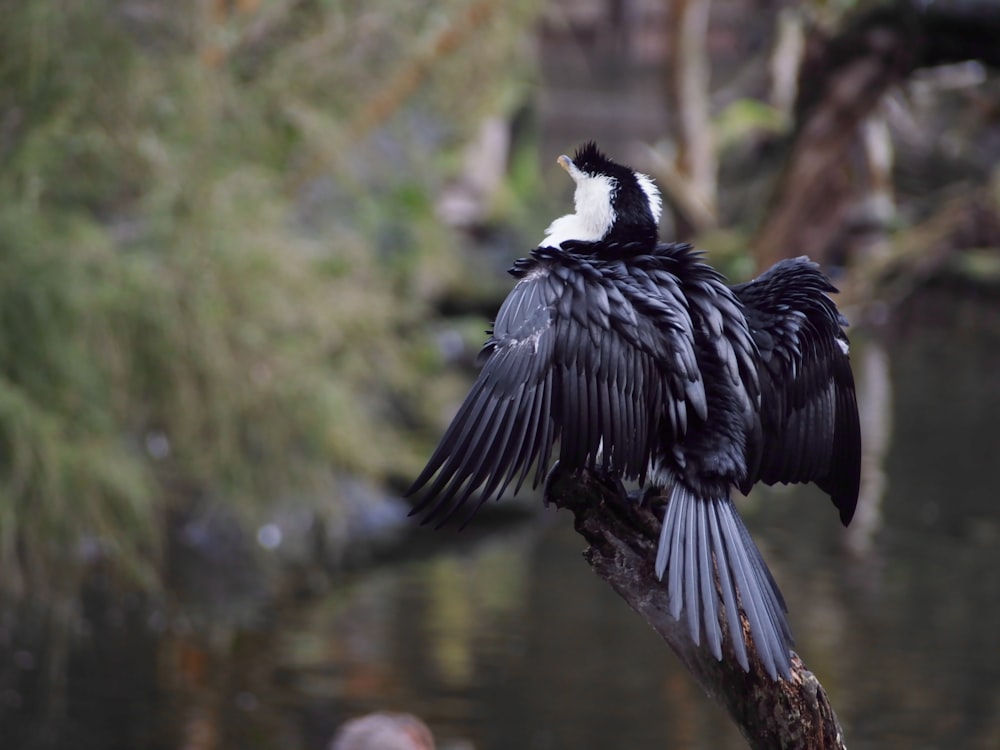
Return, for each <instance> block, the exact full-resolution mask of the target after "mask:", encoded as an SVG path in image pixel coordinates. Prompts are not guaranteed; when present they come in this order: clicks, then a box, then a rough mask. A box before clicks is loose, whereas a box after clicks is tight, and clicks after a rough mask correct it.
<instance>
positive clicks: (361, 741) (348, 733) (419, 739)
mask: <svg viewBox="0 0 1000 750" xmlns="http://www.w3.org/2000/svg"><path fill="white" fill-rule="evenodd" d="M328 750H434V735H432V734H431V730H430V729H428V728H427V725H426V724H424V723H423V722H422V721H421V720H420V719H418V718H417V717H416V716H414V715H413V714H394V713H388V712H384V711H379V712H376V713H372V714H367V715H366V716H360V717H358V718H356V719H351V720H350V721H348V722H345V723H344V724H343V725H342V726H341V727H340V729H339V730H338V731H337V734H336V735H334V738H333V740H331V742H330V746H329V748H328Z"/></svg>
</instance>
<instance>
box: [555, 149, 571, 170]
mask: <svg viewBox="0 0 1000 750" xmlns="http://www.w3.org/2000/svg"><path fill="white" fill-rule="evenodd" d="M556 164H558V165H559V166H560V167H562V168H563V169H565V170H566V172H567V173H569V174H570V175H572V174H573V160H572V159H570V158H569V157H568V156H566V154H563V155H562V156H560V157H559V158H558V159H556Z"/></svg>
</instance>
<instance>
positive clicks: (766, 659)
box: [656, 483, 792, 679]
mask: <svg viewBox="0 0 1000 750" xmlns="http://www.w3.org/2000/svg"><path fill="white" fill-rule="evenodd" d="M664 573H666V584H667V598H668V605H669V608H670V614H671V616H672V617H674V618H675V619H678V620H680V618H681V615H682V613H683V614H684V616H685V619H686V621H687V625H688V629H689V631H690V633H691V638H692V640H693V641H694V642H695V644H698V645H700V644H701V642H702V640H701V639H702V635H704V637H705V644H706V646H707V647H708V649H709V650H710V652H711V653H712V655H713V656H715V658H716V659H721V658H722V641H723V634H722V627H721V624H720V614H721V612H720V603H721V605H722V607H721V609H724V611H725V615H726V623H727V625H728V631H729V638H730V640H731V641H732V646H733V651H734V652H735V654H736V658H737V660H738V661H739V664H740V666H741V667H743V669H744V670H747V671H748V670H749V668H750V667H749V661H748V659H747V652H746V645H745V643H744V640H743V627H742V623H741V620H740V617H739V610H738V607H742V609H743V612H744V614H745V615H746V618H747V621H748V622H749V624H750V632H751V635H752V638H753V642H754V645H755V646H756V651H757V655H758V656H759V657H760V660H761V662H762V663H763V665H764V668H765V670H766V671H767V673H768V674H769V675H770V676H771V677H772V678H775V677H776V676H777V675H781V676H782V677H784V678H785V679H788V678H789V677H790V676H791V661H790V656H789V650H790V648H791V646H792V635H791V630H790V629H789V627H788V621H787V620H786V619H785V612H786V611H787V609H786V607H785V601H784V599H783V597H782V596H781V592H780V591H779V590H778V586H777V584H776V583H775V582H774V578H773V577H772V576H771V572H770V571H769V570H768V568H767V564H766V563H765V562H764V559H763V558H762V557H761V555H760V552H759V551H758V550H757V546H756V545H755V544H754V543H753V540H752V539H751V538H750V533H749V532H748V531H747V530H746V527H745V526H744V525H743V521H742V520H741V519H740V517H739V514H738V513H737V511H736V507H735V506H734V505H733V502H732V500H730V499H729V498H728V497H723V498H709V499H704V498H701V497H698V496H696V495H695V494H694V493H692V492H691V491H690V490H688V489H687V488H685V487H683V486H682V485H681V484H680V483H675V484H674V486H673V489H672V491H671V495H670V501H669V503H668V504H667V509H666V511H665V513H664V516H663V527H662V529H661V531H660V542H659V548H658V549H657V552H656V575H657V577H658V578H660V579H661V580H663V578H664Z"/></svg>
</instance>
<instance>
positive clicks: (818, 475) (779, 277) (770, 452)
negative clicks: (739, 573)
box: [733, 257, 861, 526]
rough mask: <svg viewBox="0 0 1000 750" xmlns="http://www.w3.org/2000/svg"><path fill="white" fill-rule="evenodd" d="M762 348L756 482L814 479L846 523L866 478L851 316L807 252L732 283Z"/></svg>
mask: <svg viewBox="0 0 1000 750" xmlns="http://www.w3.org/2000/svg"><path fill="white" fill-rule="evenodd" d="M733 291H734V292H735V293H736V295H737V297H739V299H740V301H741V302H742V303H743V305H744V308H745V314H746V317H747V322H748V323H749V325H750V329H751V332H752V334H753V336H754V339H755V341H756V342H757V348H758V350H759V352H760V366H759V371H758V377H759V380H760V391H761V393H760V399H761V405H760V422H761V424H760V427H761V434H760V445H758V446H755V448H756V458H757V465H756V467H755V470H754V467H751V473H750V475H749V476H748V479H747V482H746V486H745V487H742V488H741V489H742V490H743V491H744V492H747V491H749V488H750V486H751V485H752V484H753V483H754V482H756V481H762V482H765V483H767V484H774V483H776V482H810V481H811V482H815V483H816V484H817V485H818V486H819V487H820V489H822V490H823V491H824V492H826V493H827V494H829V495H830V498H831V499H832V500H833V503H834V505H836V506H837V509H838V510H839V511H840V519H841V521H842V522H843V524H844V525H845V526H846V525H847V524H848V523H849V522H850V520H851V518H852V517H853V515H854V509H855V506H856V505H857V501H858V490H859V485H860V477H861V430H860V426H859V422H858V405H857V399H856V396H855V392H854V375H853V373H852V372H851V363H850V359H849V357H848V341H847V336H846V334H845V333H844V330H843V329H844V326H846V325H847V321H846V320H845V319H844V317H843V316H842V315H841V314H840V313H839V312H838V310H837V307H836V305H834V303H833V301H832V300H831V299H830V298H829V297H828V296H827V293H829V292H836V291H837V290H836V288H835V287H834V286H833V285H832V284H831V283H830V282H829V280H828V279H827V278H826V276H824V275H823V273H822V272H821V271H820V270H819V267H818V266H817V265H816V264H815V263H813V262H812V261H810V260H809V259H808V258H805V257H802V258H796V259H794V260H785V261H781V262H780V263H778V264H776V265H775V266H774V267H773V268H771V269H770V270H768V271H767V272H765V273H764V274H762V275H761V276H760V277H758V278H757V279H754V280H753V281H750V282H748V283H746V284H741V285H738V286H735V287H733Z"/></svg>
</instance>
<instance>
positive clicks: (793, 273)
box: [409, 143, 861, 678]
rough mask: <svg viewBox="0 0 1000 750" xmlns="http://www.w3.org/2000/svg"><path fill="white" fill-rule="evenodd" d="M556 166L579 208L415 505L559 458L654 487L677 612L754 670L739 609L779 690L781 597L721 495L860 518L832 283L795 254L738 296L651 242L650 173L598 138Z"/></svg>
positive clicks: (688, 256) (473, 490)
mask: <svg viewBox="0 0 1000 750" xmlns="http://www.w3.org/2000/svg"><path fill="white" fill-rule="evenodd" d="M558 161H559V164H560V165H561V166H562V167H564V168H565V169H566V171H567V172H569V174H570V176H571V177H572V178H573V180H574V182H575V183H576V192H575V212H574V213H572V214H569V215H567V216H563V217H561V218H559V219H557V220H556V221H554V222H553V223H552V224H551V225H550V226H549V228H548V230H547V231H546V236H545V238H544V239H543V240H542V242H541V243H540V244H539V246H538V247H536V248H535V249H534V250H532V251H531V253H530V257H528V258H523V259H521V260H518V261H517V262H516V263H515V264H514V267H513V268H512V269H511V274H512V275H513V276H514V277H515V278H516V279H517V283H516V284H515V285H514V288H513V290H512V291H511V293H510V295H509V296H508V297H507V299H506V300H505V301H504V302H503V304H502V306H501V307H500V311H499V313H498V314H497V317H496V321H495V322H494V324H493V330H492V332H491V335H490V337H489V339H488V340H487V341H486V344H485V346H484V347H483V350H482V352H481V355H480V360H481V363H482V370H481V372H480V374H479V377H478V379H477V380H476V382H475V384H474V385H473V386H472V389H471V391H470V393H469V395H468V396H467V397H466V399H465V401H464V403H463V404H462V406H461V407H460V409H459V410H458V413H457V414H456V416H455V418H454V420H453V421H452V423H451V425H450V426H449V427H448V429H447V431H446V432H445V434H444V437H443V438H442V439H441V442H440V444H439V445H438V447H437V449H436V450H435V451H434V454H433V455H432V456H431V458H430V461H429V462H428V464H427V466H426V468H425V469H424V471H423V472H422V473H421V474H420V476H419V477H417V479H416V480H415V481H414V483H413V485H412V487H411V488H410V490H409V494H411V495H418V496H419V498H420V499H419V502H418V504H417V506H416V508H415V512H423V513H424V521H425V522H427V521H430V520H432V519H436V520H440V522H441V523H444V521H446V520H447V519H448V518H449V517H450V516H451V515H452V514H453V513H455V512H456V511H458V510H459V509H460V508H462V507H463V506H464V505H466V503H467V502H468V501H469V499H470V498H473V497H475V500H474V503H475V505H474V506H473V508H472V513H474V512H475V510H476V509H478V508H479V507H480V506H481V505H482V503H484V502H485V501H486V500H488V499H489V498H498V497H500V496H501V495H502V494H503V493H504V492H505V491H506V490H507V489H508V488H509V487H511V486H513V491H514V492H517V491H518V489H520V487H521V486H522V484H523V482H524V480H525V479H526V478H527V477H528V476H529V474H530V473H531V469H532V467H534V476H533V481H534V484H535V485H537V484H538V482H539V481H540V479H541V478H542V477H543V476H544V475H545V473H546V471H548V469H549V466H550V463H551V462H552V460H553V459H554V458H556V459H558V461H559V465H560V470H563V471H565V470H570V471H572V470H578V469H591V470H594V471H599V472H604V473H605V474H606V475H610V476H613V477H615V478H617V479H620V480H623V481H635V482H637V483H638V484H639V486H640V487H642V488H645V492H647V493H648V492H649V490H650V489H653V490H662V492H663V494H664V495H665V496H666V497H667V498H668V501H667V505H666V510H665V512H664V517H663V526H662V531H661V534H660V539H659V548H658V551H657V554H656V560H655V563H654V564H655V570H656V574H657V576H658V577H659V578H660V579H662V580H663V581H664V582H665V584H666V587H667V592H668V603H669V608H670V613H671V615H672V616H673V617H674V618H675V619H681V618H684V619H685V621H686V622H687V624H688V627H689V631H690V634H691V637H692V639H693V640H694V642H695V643H697V644H702V643H704V644H705V645H706V646H707V648H708V649H709V650H710V652H711V653H712V654H713V655H714V656H715V658H717V659H721V658H722V653H723V651H722V644H723V641H724V639H726V637H727V635H726V634H725V633H724V632H723V625H722V623H723V621H724V622H725V624H726V625H727V628H726V630H727V631H728V638H729V640H730V641H731V644H732V649H733V652H734V653H735V655H736V658H737V660H738V661H739V664H740V665H741V666H742V667H743V669H744V670H749V660H748V658H747V651H746V646H745V643H744V639H743V631H742V627H741V621H740V617H739V610H740V608H742V610H743V612H744V613H745V615H746V618H747V621H748V622H749V626H750V631H751V636H752V639H753V643H754V645H755V647H756V651H757V654H758V656H759V657H760V659H761V662H762V664H763V665H764V668H765V670H766V671H767V673H768V674H769V675H770V676H771V677H772V678H776V677H778V676H781V677H785V678H788V677H789V675H790V655H789V651H790V648H791V645H792V636H791V632H790V630H789V626H788V622H787V620H786V617H785V614H786V607H785V602H784V599H783V598H782V595H781V593H780V592H779V590H778V587H777V585H776V584H775V582H774V579H773V577H772V576H771V573H770V571H769V570H768V568H767V565H766V563H765V562H764V560H763V558H762V557H761V554H760V552H759V551H758V549H757V547H756V545H755V544H754V543H753V541H752V539H751V538H750V535H749V532H748V531H747V529H746V527H745V526H744V525H743V522H742V520H741V519H740V517H739V514H738V513H737V510H736V508H735V506H734V504H733V501H732V499H731V497H730V493H731V490H732V488H733V487H736V488H738V489H740V490H741V491H742V492H743V493H747V492H749V490H750V488H751V487H752V486H753V485H754V484H755V483H757V482H765V483H767V484H773V483H776V482H815V483H816V484H817V485H818V486H819V487H820V488H821V489H822V490H823V491H825V492H826V493H827V494H829V495H830V498H831V499H832V500H833V503H834V505H836V507H837V509H838V510H839V512H840V519H841V521H842V522H843V523H844V524H845V525H847V523H849V522H850V520H851V517H852V516H853V514H854V508H855V505H856V503H857V498H858V489H859V478H860V453H861V440H860V430H859V424H858V411H857V401H856V398H855V392H854V378H853V375H852V373H851V366H850V362H849V359H848V341H847V337H846V335H845V334H844V330H843V328H844V327H845V326H846V325H847V322H846V320H844V318H843V317H842V316H841V315H840V313H839V312H838V311H837V308H836V306H835V305H834V303H833V302H832V301H831V299H830V298H829V297H828V296H827V294H828V293H830V292H835V291H836V289H834V287H833V285H832V284H831V283H830V282H829V280H828V279H827V278H826V277H825V276H824V275H823V273H822V272H821V271H820V270H819V268H818V266H817V265H816V264H815V263H813V262H811V261H810V260H808V259H807V258H804V257H803V258H797V259H795V260H785V261H781V262H780V263H778V264H776V265H775V266H774V267H773V268H771V269H770V270H768V271H767V272H766V273H764V274H762V275H761V276H759V277H758V278H756V279H754V280H753V281H750V282H748V283H745V284H739V285H737V286H733V287H729V286H727V285H726V284H725V282H724V279H723V277H722V275H721V274H719V273H718V272H717V271H715V270H714V269H713V268H711V267H710V266H709V265H707V264H706V263H705V262H704V261H702V259H701V256H700V254H699V253H697V252H696V251H694V250H693V249H692V248H691V246H690V245H686V244H678V243H662V242H659V240H658V236H657V224H658V221H659V217H660V210H661V202H660V194H659V191H658V190H657V188H656V186H655V184H654V183H653V181H652V180H651V179H650V178H649V177H647V176H646V175H643V174H639V173H637V172H635V171H633V170H632V169H629V168H628V167H625V166H622V165H620V164H616V163H615V162H613V161H611V160H610V159H608V158H607V157H606V156H605V155H604V154H602V153H601V152H600V151H599V150H598V149H597V147H596V146H595V145H594V144H593V143H588V144H586V145H584V146H583V147H582V148H580V149H579V150H578V151H577V152H576V154H575V155H574V156H573V158H572V159H570V158H569V157H567V156H560V157H559V160H558ZM469 515H470V516H471V513H470V514H469ZM723 615H724V618H723Z"/></svg>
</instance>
